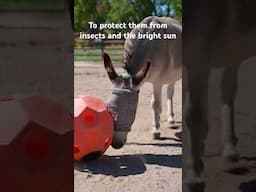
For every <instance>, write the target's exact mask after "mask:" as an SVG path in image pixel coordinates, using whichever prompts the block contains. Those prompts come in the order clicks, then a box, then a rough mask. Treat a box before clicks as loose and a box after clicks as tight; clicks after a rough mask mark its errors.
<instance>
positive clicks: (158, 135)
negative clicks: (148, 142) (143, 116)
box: [152, 131, 161, 139]
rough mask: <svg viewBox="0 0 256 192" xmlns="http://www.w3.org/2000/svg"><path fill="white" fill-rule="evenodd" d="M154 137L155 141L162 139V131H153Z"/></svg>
mask: <svg viewBox="0 0 256 192" xmlns="http://www.w3.org/2000/svg"><path fill="white" fill-rule="evenodd" d="M152 136H153V139H160V137H161V133H160V131H153V133H152Z"/></svg>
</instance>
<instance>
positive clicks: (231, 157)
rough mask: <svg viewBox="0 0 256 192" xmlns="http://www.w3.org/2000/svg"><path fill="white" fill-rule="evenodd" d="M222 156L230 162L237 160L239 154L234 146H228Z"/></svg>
mask: <svg viewBox="0 0 256 192" xmlns="http://www.w3.org/2000/svg"><path fill="white" fill-rule="evenodd" d="M222 157H223V158H224V159H225V160H226V161H228V162H237V161H238V160H239V154H238V152H237V150H236V148H235V147H234V146H231V145H230V146H226V147H225V148H224V150H223V153H222Z"/></svg>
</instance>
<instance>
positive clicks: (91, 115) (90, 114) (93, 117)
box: [84, 111, 96, 123]
mask: <svg viewBox="0 0 256 192" xmlns="http://www.w3.org/2000/svg"><path fill="white" fill-rule="evenodd" d="M84 119H85V121H86V122H87V123H94V122H95V120H96V114H95V113H94V112H92V111H86V112H85V114H84Z"/></svg>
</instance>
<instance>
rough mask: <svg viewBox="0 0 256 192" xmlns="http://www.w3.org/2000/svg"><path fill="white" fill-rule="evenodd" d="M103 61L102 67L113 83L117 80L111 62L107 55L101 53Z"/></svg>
mask: <svg viewBox="0 0 256 192" xmlns="http://www.w3.org/2000/svg"><path fill="white" fill-rule="evenodd" d="M102 57H103V60H104V67H105V69H106V71H107V73H108V77H109V79H110V80H111V81H115V79H116V78H117V73H116V71H115V69H114V66H113V64H112V61H111V59H110V57H109V55H108V54H107V53H103V55H102Z"/></svg>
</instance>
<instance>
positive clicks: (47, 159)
mask: <svg viewBox="0 0 256 192" xmlns="http://www.w3.org/2000/svg"><path fill="white" fill-rule="evenodd" d="M0 114H1V116H0V124H1V128H2V129H0V156H1V158H0V170H3V171H2V172H3V174H2V175H3V177H5V178H4V182H2V185H1V189H9V190H4V191H10V189H13V190H14V191H21V192H25V191H26V192H30V191H38V192H41V191H45V190H44V189H52V187H53V185H52V181H55V185H54V188H53V189H54V190H51V191H65V192H69V191H70V190H71V188H69V186H72V182H71V181H72V180H70V179H72V178H71V177H70V175H71V174H72V172H73V167H71V166H70V167H68V168H67V165H68V164H70V165H72V161H73V155H72V148H73V147H72V141H73V118H72V115H71V114H70V113H69V112H68V111H67V110H66V109H65V108H64V107H63V106H62V105H61V104H59V103H57V102H54V101H52V100H50V99H47V98H45V97H41V96H36V95H24V96H8V97H4V96H1V97H0ZM5 175H6V176H5ZM56 178H58V179H56ZM69 180H70V181H69ZM39 183H41V185H38V184H39ZM16 188H17V190H16ZM11 191H12V190H11Z"/></svg>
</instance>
